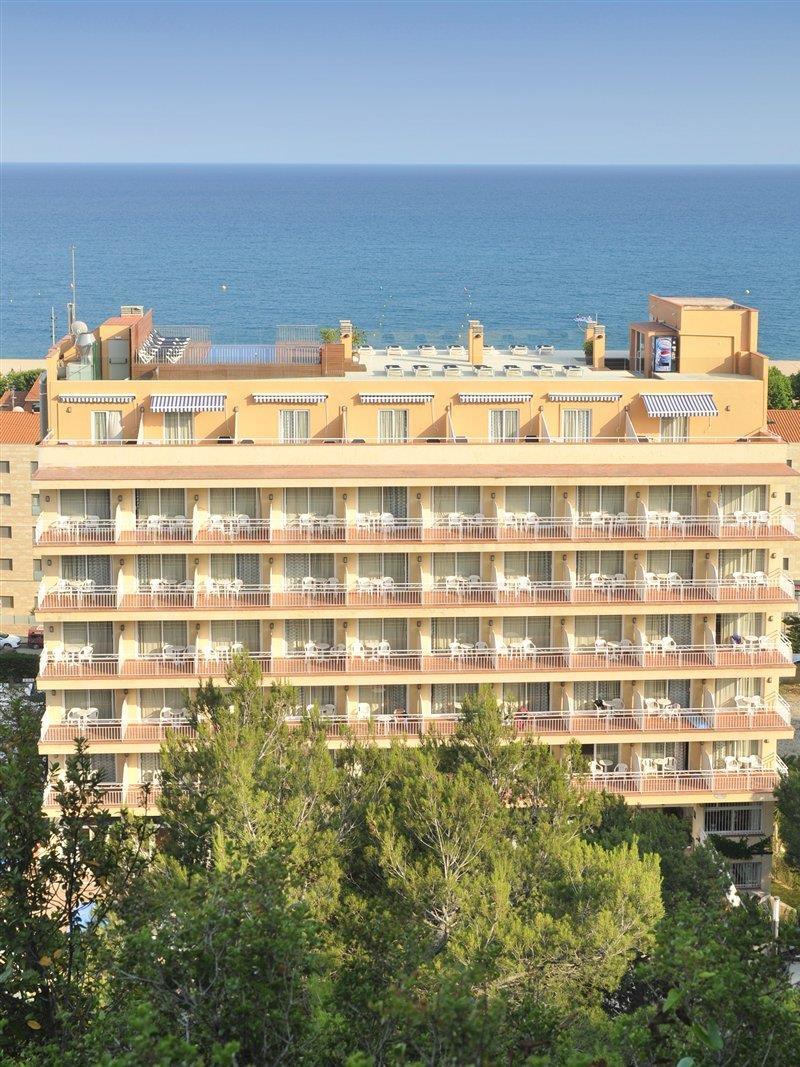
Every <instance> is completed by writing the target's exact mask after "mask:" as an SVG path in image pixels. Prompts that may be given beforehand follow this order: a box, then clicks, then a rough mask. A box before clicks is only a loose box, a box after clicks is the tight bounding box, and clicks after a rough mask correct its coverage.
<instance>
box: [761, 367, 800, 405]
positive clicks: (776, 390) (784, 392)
mask: <svg viewBox="0 0 800 1067" xmlns="http://www.w3.org/2000/svg"><path fill="white" fill-rule="evenodd" d="M793 399H794V394H793V391H792V383H791V381H790V380H789V378H787V377H786V375H785V374H784V373H783V371H781V370H779V369H778V368H777V367H770V368H769V379H768V381H767V406H768V407H770V408H791V407H793V406H794V404H793Z"/></svg>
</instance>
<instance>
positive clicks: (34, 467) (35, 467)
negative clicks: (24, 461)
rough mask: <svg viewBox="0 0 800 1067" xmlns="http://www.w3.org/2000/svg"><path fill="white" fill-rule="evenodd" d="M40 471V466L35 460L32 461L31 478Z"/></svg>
mask: <svg viewBox="0 0 800 1067" xmlns="http://www.w3.org/2000/svg"><path fill="white" fill-rule="evenodd" d="M38 469H39V464H38V463H37V462H36V460H35V459H32V460H31V477H33V475H34V474H36V472H37V471H38Z"/></svg>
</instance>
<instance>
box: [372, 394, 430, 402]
mask: <svg viewBox="0 0 800 1067" xmlns="http://www.w3.org/2000/svg"><path fill="white" fill-rule="evenodd" d="M358 399H359V400H360V401H361V403H362V404H429V403H430V402H431V400H433V393H359V394H358Z"/></svg>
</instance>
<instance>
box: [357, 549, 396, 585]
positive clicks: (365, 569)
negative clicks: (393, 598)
mask: <svg viewBox="0 0 800 1067" xmlns="http://www.w3.org/2000/svg"><path fill="white" fill-rule="evenodd" d="M358 576H359V578H394V580H395V583H398V584H401V585H405V583H406V582H407V581H408V556H407V555H406V554H405V553H404V552H365V553H364V554H363V555H360V556H359V557H358Z"/></svg>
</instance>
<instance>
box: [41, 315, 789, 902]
mask: <svg viewBox="0 0 800 1067" xmlns="http://www.w3.org/2000/svg"><path fill="white" fill-rule="evenodd" d="M339 332H340V340H339V341H338V343H326V344H320V342H319V341H318V340H317V339H316V338H318V336H319V334H318V333H317V332H316V331H312V330H311V329H310V328H309V329H306V330H304V329H302V328H295V329H291V328H284V329H282V330H279V331H278V340H277V341H276V342H275V343H274V344H271V345H250V346H231V345H221V344H216V343H214V342H213V341H212V339H211V337H210V335H209V331H208V330H207V329H205V328H200V327H189V328H187V327H161V326H158V325H154V322H153V316H152V313H151V312H145V311H144V309H143V308H134V307H130V308H124V309H123V314H121V315H120V316H117V317H114V318H110V319H108V320H107V321H106V322H104V323H102V324H101V325H100V326H99V327H97V328H96V330H95V331H94V332H90V331H89V330H88V329H87V328H86V327H85V326H84V325H83V324H80V323H79V324H76V326H75V328H74V329H73V332H72V334H71V335H70V336H69V337H66V338H64V339H63V340H62V341H61V342H59V343H58V344H57V345H56V346H54V348H53V349H52V350H51V351H50V353H49V354H48V356H47V359H46V366H47V371H46V380H45V383H44V388H43V403H44V402H45V398H46V405H47V420H48V421H47V435H46V437H45V438H44V440H43V443H42V446H41V448H40V450H39V467H38V471H37V473H36V475H35V482H36V488H37V490H38V492H39V494H40V504H41V514H40V515H39V518H38V522H37V529H36V541H37V552H36V554H37V556H41V558H42V569H43V577H42V580H41V585H40V588H39V592H38V617H39V621H40V622H41V623H42V624H43V626H44V631H45V647H44V650H43V652H42V657H41V665H40V674H39V687H40V688H41V689H42V690H43V691H44V692H45V693H46V712H45V716H44V721H43V726H42V738H41V752H42V753H43V754H45V755H47V756H48V757H49V758H50V759H51V761H52V762H59V763H60V764H62V765H63V761H64V757H65V755H66V754H67V753H68V752H69V751H70V750H71V747H72V742H73V739H74V738H75V737H76V736H79V735H83V736H86V737H87V738H88V740H89V743H90V752H91V754H92V759H93V761H94V763H95V766H96V767H97V769H99V770H100V771H101V773H102V776H103V780H104V782H106V783H107V784H106V793H107V801H108V804H109V806H110V807H111V808H114V807H117V808H118V807H120V806H121V805H127V806H129V807H131V808H133V809H139V810H148V811H152V810H154V808H153V806H154V804H157V797H158V778H159V746H160V743H161V741H162V740H163V738H164V737H165V735H166V732H167V731H170V730H177V731H181V732H184V733H188V732H190V731H191V726H190V725H189V723H188V721H187V718H186V715H185V707H186V699H187V695H188V694H189V693H190V692H191V690H192V689H193V688H194V687H196V686H197V685H198V684H199V683H200V681H201V679H207V678H213V679H214V680H216V681H217V682H218V683H220V684H224V678H225V673H226V670H227V666H228V664H229V662H230V659H231V657H232V655H233V654H234V652H235V651H237V650H243V651H245V652H247V653H248V654H249V655H251V656H252V657H253V658H254V659H255V660H256V661H257V662H258V664H259V666H260V668H261V671H262V674H263V680H264V684H265V685H269V684H271V683H272V682H273V681H276V680H286V681H289V682H291V683H292V684H293V685H294V686H296V688H297V691H298V705H297V708H296V712H297V716H298V721H299V716H300V715H302V714H303V712H304V711H305V709H306V708H307V707H310V706H314V705H317V706H318V707H319V709H320V711H321V714H322V716H323V717H324V719H325V720H326V728H327V732H328V736H329V738H330V744H331V745H332V746H335V745H338V744H342V743H343V737H344V736H345V733H346V732H347V731H352V732H353V733H355V734H356V735H357V736H363V737H365V738H370V739H372V740H373V741H374V743H376V744H388V743H389V742H390V741H391V740H392V739H393V738H400V739H404V740H405V741H406V742H407V743H412V744H413V743H418V740H419V738H420V737H422V736H423V735H425V734H427V733H430V732H434V731H436V732H438V733H440V734H447V733H448V732H451V731H452V729H453V724H454V723H455V722H456V721H457V718H458V715H459V708H460V705H461V702H462V700H463V699H464V696H465V695H466V694H467V693H469V692H471V691H474V690H476V689H478V688H479V687H480V686H483V685H489V686H491V687H492V688H493V690H494V692H495V693H496V695H497V698H498V700H499V701H500V702H501V706H502V708H503V710H504V714H505V716H506V718H507V721H508V722H509V724H510V725H511V726H512V727H513V729H514V731H515V732H516V733H517V734H518V735H520V736H530V737H537V738H539V739H541V740H542V741H543V742H545V743H547V744H549V745H550V746H552V748H553V749H554V750H555V751H556V752H557V753H558V752H559V751H561V750H562V749H563V747H564V746H565V745H567V744H568V743H569V742H570V741H572V740H577V741H578V742H579V743H580V744H581V745H582V746H583V751H584V753H585V754H586V757H587V766H588V771H587V773H586V774H585V775H584V776H581V778H580V784H581V786H582V787H583V788H586V789H606V790H608V791H610V792H613V793H616V794H619V795H621V796H622V797H624V798H625V800H626V801H628V802H630V803H633V804H644V805H656V806H661V807H664V808H669V809H673V810H678V811H681V812H683V813H685V814H689V815H690V816H691V819H692V825H693V829H694V833H695V836H696V838H697V839H702V838H703V836H704V835H705V834H707V833H721V834H728V835H731V836H735V837H740V836H747V837H750V838H751V839H753V840H754V839H757V838H761V837H764V836H767V835H768V834H769V833H770V832H771V827H772V809H773V803H772V793H773V789H774V786H775V784H776V782H777V780H778V775H779V774H780V773H781V761H780V759H779V757H778V756H777V751H776V745H777V741H778V740H779V739H781V738H788V737H790V736H792V729H791V725H790V717H789V713H788V709H787V707H786V705H785V703H784V702H783V700H782V699H781V697H780V695H779V683H780V681H781V678H782V677H787V676H790V675H792V674H793V671H794V668H793V663H792V655H791V650H790V648H789V646H788V644H787V642H786V640H785V638H784V637H783V636H782V615H783V613H784V612H786V611H789V610H791V609H792V608H793V606H794V591H793V586H792V583H791V581H790V580H789V579H788V576H786V575H785V574H784V573H783V571H782V560H783V558H784V556H785V555H787V552H786V545H787V543H788V542H790V541H793V540H794V539H795V537H796V534H795V530H794V525H793V522H792V520H791V518H790V517H789V516H788V515H787V514H786V513H785V512H784V507H783V502H784V490H785V485H786V484H787V482H789V481H790V480H791V479H792V478H794V477H796V475H795V472H794V471H793V470H792V469H791V468H789V467H788V466H787V463H786V453H785V446H784V445H783V444H782V442H781V441H780V440H779V439H777V438H776V437H775V435H774V434H772V433H771V432H770V431H769V429H768V428H767V414H766V412H767V370H768V360H767V358H766V357H765V356H763V355H761V354H759V352H758V339H757V335H758V314H757V312H756V311H755V310H754V309H751V308H747V307H743V306H741V305H738V304H735V303H734V302H732V301H730V300H726V299H722V298H708V299H705V298H689V297H657V296H651V297H650V300H649V316H648V317H647V319H646V320H644V321H642V322H639V323H634V324H633V325H632V326H631V329H630V348H629V351H628V352H627V353H624V354H622V356H617V357H615V358H614V357H612V355H611V353H607V352H606V348H605V331H604V328H603V327H602V326H601V325H599V324H596V323H589V324H588V325H587V327H586V334H587V339H588V341H589V342H590V344H589V346H587V347H588V348H589V349H590V351H589V352H588V354H587V355H586V356H585V357H584V353H583V352H580V353H560V352H554V351H552V350H550V349H549V347H548V348H541V349H539V350H533V349H531V350H528V349H527V348H526V347H525V346H521V345H519V346H507V347H500V346H499V345H498V346H493V345H492V344H490V340H491V338H490V336H489V335H488V333H487V330H485V329H484V326H483V325H482V324H481V323H480V322H474V321H473V322H470V323H469V326H468V328H467V330H466V335H465V337H464V339H463V340H464V344H463V346H462V345H460V344H457V345H453V346H450V347H445V348H443V347H438V348H435V347H434V346H432V345H427V344H425V343H424V342H421V343H420V344H419V345H417V344H415V345H414V347H413V348H412V347H411V346H410V345H407V346H405V347H404V346H401V345H393V346H384V347H382V348H380V349H373V348H372V347H371V346H369V345H366V346H361V347H358V348H354V346H353V329H352V326H351V324H350V323H349V322H346V321H343V322H342V323H341V326H340V331H339ZM145 784H148V785H151V787H152V788H151V789H148V790H144V789H143V786H144V785H145ZM145 802H146V804H145ZM50 803H51V798H50V795H49V793H46V795H45V805H46V806H49V805H50ZM734 877H735V879H736V881H737V883H738V884H739V885H740V886H741V887H742V888H758V887H766V885H767V884H768V878H769V868H768V857H766V856H764V857H760V858H757V859H753V860H748V861H746V862H745V861H742V862H740V863H738V864H736V865H734Z"/></svg>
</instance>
